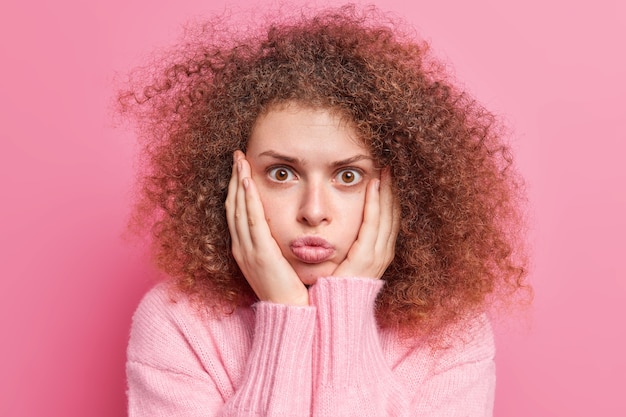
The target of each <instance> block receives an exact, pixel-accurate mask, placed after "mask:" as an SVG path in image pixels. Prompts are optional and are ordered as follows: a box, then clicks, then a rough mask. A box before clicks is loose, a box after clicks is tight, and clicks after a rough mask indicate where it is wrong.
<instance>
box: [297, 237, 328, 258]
mask: <svg viewBox="0 0 626 417" xmlns="http://www.w3.org/2000/svg"><path fill="white" fill-rule="evenodd" d="M289 248H290V249H291V252H292V253H293V254H294V256H295V257H296V258H298V260H300V261H302V262H305V263H309V264H316V263H321V262H324V261H326V260H327V259H329V258H330V257H331V256H332V255H333V254H334V253H335V248H334V247H333V245H331V244H330V243H329V242H328V241H327V240H325V239H323V238H321V237H317V236H304V237H300V238H297V239H294V240H292V241H291V243H290V244H289Z"/></svg>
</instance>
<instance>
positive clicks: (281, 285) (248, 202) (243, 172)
mask: <svg viewBox="0 0 626 417" xmlns="http://www.w3.org/2000/svg"><path fill="white" fill-rule="evenodd" d="M226 219H227V221H228V229H229V230H230V236H231V241H232V252H233V256H234V258H235V260H236V261H237V265H239V268H240V269H241V272H243V275H244V276H245V278H246V280H247V281H248V283H249V284H250V287H252V289H253V290H254V292H255V293H256V295H257V297H258V298H259V300H261V301H269V302H273V303H278V304H290V305H308V304H309V294H308V291H307V289H306V287H305V286H304V284H303V283H302V282H301V281H300V278H299V277H298V275H297V274H296V272H295V271H294V270H293V268H292V267H291V265H289V262H287V260H286V259H285V257H284V256H283V254H282V252H281V251H280V248H279V247H278V244H277V243H276V241H275V240H274V238H273V237H272V234H271V232H270V229H269V225H268V224H267V221H266V219H265V214H264V211H263V205H262V203H261V199H260V197H259V194H258V191H257V188H256V185H255V184H254V180H253V179H252V177H251V175H250V165H249V164H248V161H246V159H245V155H244V154H243V152H241V151H235V153H234V155H233V171H232V175H231V178H230V183H229V184H228V196H227V197H226Z"/></svg>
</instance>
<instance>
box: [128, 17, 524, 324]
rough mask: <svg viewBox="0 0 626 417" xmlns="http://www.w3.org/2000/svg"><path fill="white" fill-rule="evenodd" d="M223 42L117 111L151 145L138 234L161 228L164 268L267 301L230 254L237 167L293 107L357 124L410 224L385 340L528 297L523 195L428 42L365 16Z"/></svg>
mask: <svg viewBox="0 0 626 417" xmlns="http://www.w3.org/2000/svg"><path fill="white" fill-rule="evenodd" d="M223 26H224V25H223V21H221V20H220V19H214V20H212V21H209V22H208V23H206V24H204V25H203V26H202V27H201V29H200V30H197V31H196V32H194V33H190V34H188V35H187V38H186V39H185V41H184V42H183V43H181V44H180V45H179V46H178V47H177V48H176V49H174V50H173V51H172V52H170V55H169V56H168V59H167V60H166V61H167V63H166V64H157V65H155V66H151V67H150V70H147V69H146V68H144V69H143V70H141V72H140V74H144V75H145V74H148V75H149V77H150V80H151V81H148V82H146V81H145V78H144V79H140V82H143V85H148V86H147V87H144V88H143V89H139V88H136V87H135V86H132V84H131V87H130V88H128V89H127V90H126V91H125V92H123V93H122V94H121V96H120V102H121V103H122V104H123V111H124V112H126V114H128V115H130V116H131V117H133V118H134V119H135V120H136V121H138V125H139V127H140V134H141V137H142V138H143V139H144V144H145V148H144V149H145V154H144V157H145V158H144V168H145V169H144V170H143V171H142V177H141V186H142V193H141V196H140V198H139V202H138V204H137V209H136V210H135V218H134V221H135V222H136V223H141V224H144V225H146V224H147V225H149V226H150V227H151V230H152V233H153V244H154V248H155V256H156V260H157V263H158V265H159V266H160V268H162V269H163V270H164V271H165V272H166V273H167V274H168V275H170V276H171V277H173V279H174V280H175V281H176V282H177V285H178V288H179V289H180V290H182V291H183V292H184V293H186V294H188V295H190V296H191V297H192V298H194V299H196V300H199V301H200V302H201V303H203V304H204V305H208V306H212V307H220V308H224V307H226V308H228V309H233V308H236V307H237V306H247V305H250V304H251V303H253V302H254V301H255V295H254V293H253V291H252V290H251V288H250V286H249V285H248V283H247V282H246V280H245V278H244V277H243V275H242V273H241V271H240V270H239V268H238V266H237V264H236V262H235V260H234V258H233V256H232V254H231V250H230V244H231V243H230V235H229V231H228V226H227V223H226V216H225V209H224V202H225V199H226V194H227V187H228V182H229V179H230V174H231V165H232V154H233V151H235V150H236V149H244V150H245V148H246V141H247V140H248V137H249V135H250V131H251V129H252V126H253V124H254V123H255V120H256V119H257V117H258V116H259V115H260V114H262V113H263V112H267V111H268V110H269V109H271V108H272V106H276V105H281V104H285V103H294V102H295V103H297V104H298V105H301V106H309V107H312V108H323V109H329V110H332V111H333V112H337V113H338V114H341V115H342V116H343V117H346V118H348V119H349V120H350V121H351V122H353V124H354V126H355V128H356V129H357V132H358V133H359V134H360V137H361V139H362V140H363V141H364V143H365V144H366V145H367V146H368V147H369V149H370V151H371V153H372V155H373V156H374V158H375V160H376V162H377V163H378V165H380V166H381V167H385V166H388V167H390V170H391V174H392V177H393V182H394V187H395V190H396V194H397V198H398V199H399V202H400V206H401V213H402V214H401V226H400V231H399V235H398V239H397V246H396V256H395V259H394V260H393V262H392V263H391V265H390V266H389V268H388V269H387V271H386V272H385V274H384V276H383V279H384V280H385V281H386V284H385V286H384V287H383V289H382V291H381V293H380V294H379V297H378V299H377V304H376V309H377V310H376V314H377V318H378V321H379V324H380V325H381V326H383V327H394V328H398V329H400V330H404V331H408V332H409V333H413V334H415V332H422V331H429V330H433V329H440V328H442V326H445V325H447V324H449V323H452V322H454V321H456V320H457V319H459V318H460V317H464V316H466V315H467V314H468V313H471V312H477V311H480V310H482V309H483V308H484V306H485V305H486V301H491V300H493V299H496V298H498V299H500V298H501V297H500V296H507V295H511V294H513V293H515V292H516V290H518V289H519V288H522V287H525V283H524V277H525V275H526V274H525V260H524V257H523V256H522V255H523V252H522V251H521V250H520V249H522V248H523V245H522V240H521V239H520V237H521V233H520V232H521V230H522V229H521V227H520V226H521V216H520V209H519V208H520V205H519V204H520V196H521V195H522V194H523V193H522V189H521V181H520V180H519V179H518V177H517V175H516V173H515V171H514V169H513V167H512V159H511V156H510V152H509V148H508V146H507V145H506V144H505V142H504V140H503V135H502V129H501V128H500V127H499V124H498V123H496V119H495V118H494V116H493V115H492V114H491V113H489V112H488V111H486V110H485V109H484V108H483V107H482V106H481V105H479V104H478V103H477V102H476V101H475V100H474V99H472V97H470V96H469V95H468V94H467V93H465V92H463V91H461V90H460V89H459V88H457V87H456V86H455V85H454V83H453V82H452V81H451V80H450V77H449V76H448V75H447V74H446V72H445V68H444V66H443V65H441V64H439V63H438V62H437V61H436V60H435V59H433V58H432V57H431V56H430V54H429V48H428V45H427V44H426V43H425V42H423V41H420V40H416V39H414V37H413V36H410V35H406V34H405V33H404V32H403V30H401V28H400V26H398V25H397V24H396V23H393V22H392V21H391V20H390V19H388V18H387V17H385V16H384V15H382V14H381V13H380V12H378V11H376V10H374V9H372V8H369V9H367V10H364V11H359V10H357V9H356V8H355V7H354V6H345V7H341V8H338V9H331V10H324V11H321V12H317V13H314V14H313V15H312V16H306V15H300V16H298V18H295V19H294V18H290V19H287V20H285V21H283V22H278V23H276V20H274V23H272V24H268V25H266V26H265V27H264V28H261V29H254V30H247V33H246V34H243V35H242V34H237V33H236V31H230V32H228V31H224V30H223ZM233 32H235V33H233ZM142 80H143V81H142ZM494 295H495V296H497V297H494Z"/></svg>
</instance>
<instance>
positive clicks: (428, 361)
mask: <svg viewBox="0 0 626 417" xmlns="http://www.w3.org/2000/svg"><path fill="white" fill-rule="evenodd" d="M211 27H212V26H211V25H210V24H209V25H207V26H206V27H205V30H204V31H202V33H200V34H198V35H197V37H196V38H194V39H193V41H190V42H188V43H186V44H185V47H181V48H182V49H181V50H182V53H181V54H180V55H177V56H175V57H174V58H173V61H172V63H171V64H170V65H169V66H167V68H166V69H165V70H164V71H163V72H162V73H161V76H159V77H157V78H156V79H155V80H154V81H153V82H152V83H151V84H150V87H148V88H145V89H144V92H143V94H142V95H137V94H132V93H129V94H128V95H126V96H125V97H123V102H124V103H126V104H127V105H128V106H129V107H128V108H127V111H129V112H131V114H132V115H134V116H136V117H137V118H138V121H139V123H140V127H141V133H142V137H143V138H144V139H145V140H146V141H145V143H146V158H147V159H146V167H147V169H146V171H145V176H144V177H143V194H142V197H141V200H140V201H139V204H138V206H137V210H136V214H137V216H136V218H135V220H136V221H137V222H138V223H141V224H148V225H149V226H150V227H151V228H152V231H153V237H154V240H153V241H154V248H155V255H156V259H157V261H158V264H159V266H160V267H161V268H162V269H163V270H164V271H165V272H166V273H167V274H168V275H169V276H170V277H171V279H170V280H168V281H167V282H165V283H162V284H160V285H158V286H156V287H155V288H154V289H153V290H151V291H150V292H149V293H148V294H147V295H146V296H145V298H144V299H143V301H142V302H141V304H140V306H139V308H138V309H137V312H136V313H135V316H134V319H133V327H132V331H131V337H130V342H129V347H128V363H127V376H128V385H129V390H128V396H129V413H130V415H131V416H151V417H154V416H173V415H175V416H361V417H362V416H489V415H491V413H492V407H493V399H494V387H495V385H494V384H495V368H494V345H493V336H492V333H491V328H490V326H489V323H488V321H487V319H486V315H485V312H486V310H487V307H488V306H489V305H491V304H492V303H493V301H495V300H498V299H499V300H501V299H503V297H505V296H509V295H511V294H513V293H514V292H515V291H516V290H518V289H520V288H522V287H523V286H524V282H523V278H524V276H525V272H524V263H523V257H522V256H521V253H520V250H519V249H520V246H519V243H520V242H519V233H518V232H519V230H520V228H519V226H520V222H519V215H518V213H519V210H518V197H519V194H520V190H519V181H518V180H517V179H516V177H515V173H514V170H513V169H512V166H511V158H510V156H509V154H508V148H507V147H506V146H505V144H504V143H503V140H502V138H501V134H500V130H498V128H497V124H496V123H495V122H494V118H493V116H491V114H490V113H489V112H487V111H486V110H484V109H483V108H482V107H481V106H480V105H479V104H477V103H476V102H475V101H474V100H473V99H472V98H470V97H469V96H468V95H467V94H465V93H463V92H462V91H459V90H458V89H457V88H455V87H454V86H453V85H452V83H450V82H449V81H448V79H447V77H446V75H445V74H444V73H443V71H442V66H440V65H438V64H437V63H436V61H434V60H432V59H431V58H430V57H429V56H428V54H427V46H426V45H425V44H424V43H421V42H419V41H416V40H415V39H412V38H410V37H407V36H404V35H402V33H401V31H400V30H399V29H398V28H397V27H394V26H393V25H390V24H386V21H385V19H383V18H382V17H381V15H380V14H378V13H377V12H375V11H372V10H369V11H366V12H363V13H360V12H358V11H356V10H355V8H354V7H344V8H340V9H335V10H328V11H323V12H320V13H318V14H316V15H314V16H311V17H302V18H300V19H299V20H292V21H290V22H287V23H276V24H271V25H269V26H268V27H267V28H265V30H259V31H258V32H256V33H253V34H246V36H242V37H239V38H237V37H232V38H228V37H226V36H224V34H223V33H222V32H220V31H218V30H216V29H214V30H211V29H210V28H211ZM129 98H131V99H132V100H130V101H129V100H128V99H129ZM131 102H132V103H134V104H131Z"/></svg>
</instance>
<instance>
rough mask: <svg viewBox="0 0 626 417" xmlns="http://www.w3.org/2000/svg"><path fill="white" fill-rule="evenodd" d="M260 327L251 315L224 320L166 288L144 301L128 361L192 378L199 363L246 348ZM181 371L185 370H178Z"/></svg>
mask: <svg viewBox="0 0 626 417" xmlns="http://www.w3.org/2000/svg"><path fill="white" fill-rule="evenodd" d="M253 323H254V315H253V312H252V311H251V309H237V310H235V311H234V312H233V313H232V314H228V315H226V314H224V315H223V316H219V315H218V314H217V313H212V312H210V311H209V309H207V308H203V307H202V306H201V305H198V304H196V303H193V302H192V301H191V300H190V299H189V297H188V296H186V295H185V294H182V293H181V292H179V291H178V290H176V289H175V287H173V285H172V284H170V283H168V282H165V283H161V284H158V285H156V286H155V287H154V288H152V289H151V290H150V291H148V293H146V295H145V296H144V297H143V299H142V300H141V302H140V303H139V306H138V307H137V310H136V311H135V313H134V315H133V320H132V327H131V331H130V339H129V343H128V350H127V358H128V360H129V361H131V362H140V363H143V364H144V365H148V366H152V367H156V368H168V369H170V370H174V371H178V372H186V371H188V370H189V369H188V368H189V367H190V366H191V367H193V368H197V366H198V364H197V363H192V362H195V361H197V360H200V361H203V358H204V357H205V356H212V355H214V354H215V353H216V352H212V351H210V350H211V349H215V350H216V351H221V350H222V349H226V348H227V346H228V345H229V344H230V343H242V342H243V343H245V342H247V339H249V334H250V332H251V331H252V327H253ZM178 368H181V369H178Z"/></svg>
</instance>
